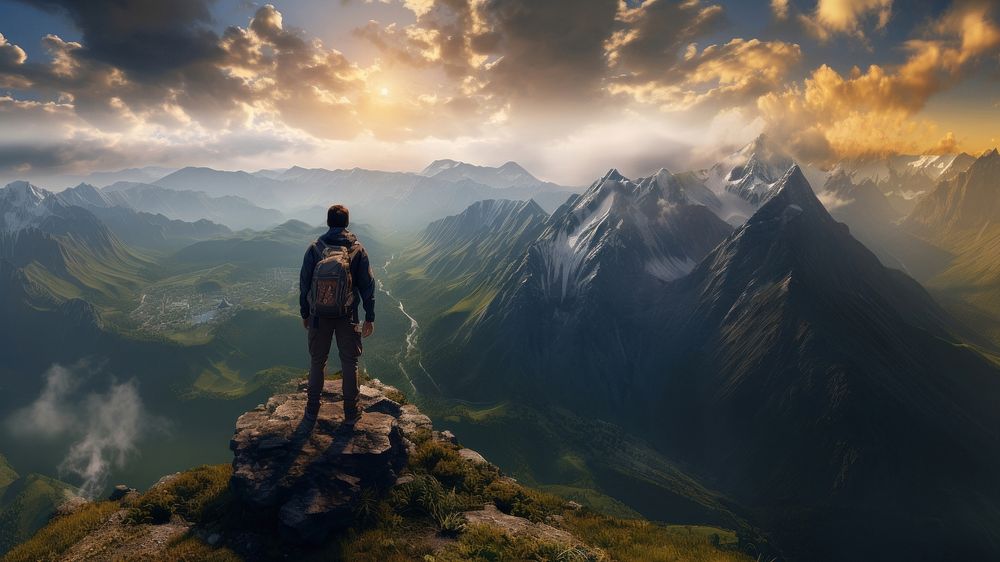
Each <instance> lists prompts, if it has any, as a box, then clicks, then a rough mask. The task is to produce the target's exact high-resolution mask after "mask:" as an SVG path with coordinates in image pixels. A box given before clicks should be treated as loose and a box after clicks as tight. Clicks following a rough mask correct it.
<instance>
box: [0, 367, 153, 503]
mask: <svg viewBox="0 0 1000 562" xmlns="http://www.w3.org/2000/svg"><path fill="white" fill-rule="evenodd" d="M97 377H99V371H98V370H97V369H95V368H94V367H93V366H92V365H90V364H88V363H85V362H84V363H78V364H77V365H74V366H73V367H65V366H63V365H58V364H54V365H52V366H51V367H50V368H49V369H48V371H46V373H45V375H44V378H45V386H44V387H43V389H42V392H41V394H39V396H38V398H37V399H36V400H35V401H34V402H32V403H31V404H29V405H28V406H26V407H24V408H22V409H20V410H17V411H15V412H13V413H12V414H11V415H10V416H9V417H8V418H7V424H6V425H7V428H8V430H9V431H10V432H11V433H12V434H13V435H15V436H18V437H22V438H25V437H28V438H30V437H39V438H49V439H51V438H69V439H70V440H71V445H70V447H69V450H68V452H67V454H66V457H65V458H64V459H63V461H62V462H61V463H60V464H59V466H58V470H59V473H60V475H61V476H63V477H65V476H68V475H72V476H75V477H77V478H79V479H80V480H81V481H82V483H81V484H80V493H81V495H83V496H85V497H88V498H94V497H95V496H97V495H98V494H100V493H101V492H102V491H103V490H104V488H105V486H106V484H107V480H108V476H109V475H110V474H111V471H112V470H113V469H116V468H121V467H123V466H124V465H125V463H126V462H127V461H128V459H129V458H131V457H133V456H135V455H137V454H138V444H139V441H140V440H141V439H142V438H144V437H146V436H149V435H150V434H153V433H157V432H163V431H165V430H166V428H167V422H166V420H164V419H163V418H159V417H156V416H152V415H150V414H149V413H148V412H146V410H145V407H144V405H143V403H142V398H141V397H140V395H139V390H138V385H137V383H136V381H135V380H129V381H126V382H117V381H114V380H111V381H110V382H109V383H108V385H107V389H106V390H105V391H101V392H88V393H86V394H83V395H81V393H80V389H81V388H82V387H83V386H84V384H85V383H91V382H93V380H94V379H95V378H97ZM88 386H89V385H88Z"/></svg>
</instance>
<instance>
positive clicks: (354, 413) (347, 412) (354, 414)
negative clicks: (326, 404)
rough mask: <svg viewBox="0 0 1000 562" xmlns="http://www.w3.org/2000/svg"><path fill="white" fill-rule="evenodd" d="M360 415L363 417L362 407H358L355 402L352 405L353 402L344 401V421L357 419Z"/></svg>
mask: <svg viewBox="0 0 1000 562" xmlns="http://www.w3.org/2000/svg"><path fill="white" fill-rule="evenodd" d="M359 417H361V409H360V408H358V405H357V404H353V405H352V404H348V403H346V402H345V403H344V421H345V422H354V421H357V420H358V418H359Z"/></svg>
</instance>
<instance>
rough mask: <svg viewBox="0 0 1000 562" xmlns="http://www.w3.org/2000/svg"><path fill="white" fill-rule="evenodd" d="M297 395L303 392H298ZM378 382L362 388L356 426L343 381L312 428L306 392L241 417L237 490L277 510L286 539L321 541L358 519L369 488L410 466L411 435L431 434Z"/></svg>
mask: <svg viewBox="0 0 1000 562" xmlns="http://www.w3.org/2000/svg"><path fill="white" fill-rule="evenodd" d="M300 390H303V391H304V390H305V388H304V387H303V388H301V389H300ZM393 390H394V389H392V388H391V387H386V386H384V385H382V384H381V383H379V382H378V381H370V382H369V383H367V384H366V385H364V386H362V387H361V395H360V400H359V406H360V407H361V410H362V413H361V415H360V416H359V418H358V419H357V420H356V421H353V422H345V420H344V407H343V404H344V403H343V392H342V387H341V381H339V380H336V381H327V383H326V385H325V386H324V388H323V397H322V406H321V407H320V412H319V416H318V418H317V420H316V422H315V423H307V422H305V421H304V420H303V413H304V410H305V404H306V395H305V392H298V393H295V394H279V395H276V396H273V397H271V399H270V400H268V402H267V404H264V405H261V406H259V407H258V408H257V409H255V410H252V411H250V412H247V413H245V414H243V415H242V416H240V418H239V420H238V421H237V422H236V434H235V435H234V436H233V439H232V441H231V442H230V445H229V447H230V449H232V450H233V453H234V454H235V459H234V460H233V478H232V488H233V490H234V491H235V492H236V494H237V495H238V496H239V497H240V498H241V499H242V500H243V501H245V502H247V503H249V504H251V505H253V506H256V507H262V508H273V509H276V510H277V512H278V520H279V522H280V527H281V529H280V530H281V532H282V533H283V534H285V535H287V536H289V538H292V539H299V540H306V541H309V542H321V541H322V540H323V539H324V538H325V537H326V536H327V534H328V533H329V532H330V531H331V530H332V529H335V528H338V527H346V526H347V525H349V524H350V523H351V522H352V521H353V516H354V511H355V509H356V508H357V504H358V501H359V500H360V498H361V496H362V493H363V492H364V491H365V490H376V491H378V490H386V489H388V488H389V487H391V486H392V485H393V484H394V483H395V482H396V480H397V478H398V477H399V475H400V472H401V471H402V469H403V468H404V467H405V466H406V459H407V450H408V449H412V448H413V443H412V441H411V438H413V437H415V435H416V433H417V432H418V431H421V430H423V431H429V430H430V429H431V421H430V419H429V418H428V417H427V416H425V415H423V414H421V413H420V412H419V410H417V408H416V406H413V405H400V404H399V403H397V402H395V401H393V400H391V399H389V398H388V397H387V396H386V394H385V392H386V391H389V392H392V391H393Z"/></svg>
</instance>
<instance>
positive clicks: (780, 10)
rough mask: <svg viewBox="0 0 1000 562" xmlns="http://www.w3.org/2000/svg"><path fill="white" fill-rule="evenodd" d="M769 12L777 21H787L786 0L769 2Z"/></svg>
mask: <svg viewBox="0 0 1000 562" xmlns="http://www.w3.org/2000/svg"><path fill="white" fill-rule="evenodd" d="M771 12H773V13H774V17H775V18H777V19H779V20H786V19H788V0H771Z"/></svg>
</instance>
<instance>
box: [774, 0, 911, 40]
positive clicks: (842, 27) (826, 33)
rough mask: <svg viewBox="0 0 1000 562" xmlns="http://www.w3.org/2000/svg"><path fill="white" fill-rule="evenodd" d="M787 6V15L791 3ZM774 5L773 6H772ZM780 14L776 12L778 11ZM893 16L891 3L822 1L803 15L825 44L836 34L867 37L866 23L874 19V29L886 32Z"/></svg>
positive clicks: (802, 19) (888, 0) (880, 0)
mask: <svg viewBox="0 0 1000 562" xmlns="http://www.w3.org/2000/svg"><path fill="white" fill-rule="evenodd" d="M778 4H784V10H785V14H786V15H787V12H788V2H787V1H783V2H778ZM772 6H773V3H772ZM775 12H776V13H777V9H775ZM891 17H892V0H819V2H817V3H816V9H815V10H814V11H813V13H811V14H800V15H799V20H800V22H801V23H802V24H803V25H804V27H805V28H806V29H807V30H808V31H810V32H812V33H813V34H814V35H815V36H816V37H817V38H819V39H820V40H823V41H826V40H828V39H830V38H831V37H832V36H833V35H835V34H845V35H853V36H856V37H859V38H862V39H863V38H864V37H865V34H864V31H863V29H862V27H863V24H864V23H866V22H867V21H868V20H872V19H874V20H875V29H883V28H884V27H885V26H886V25H887V24H888V23H889V19H890V18H891Z"/></svg>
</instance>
